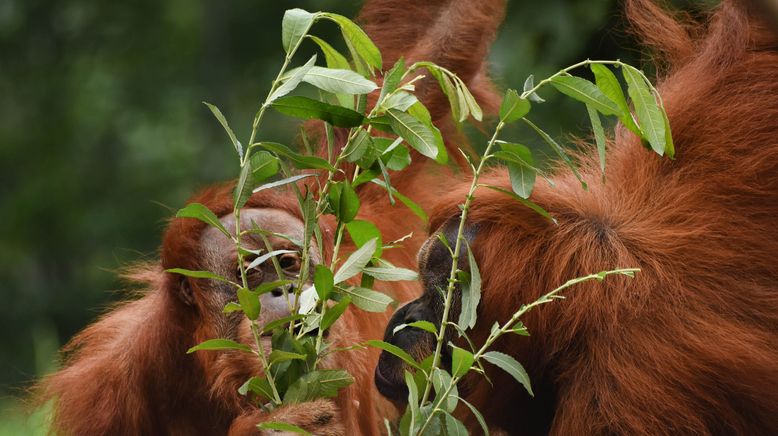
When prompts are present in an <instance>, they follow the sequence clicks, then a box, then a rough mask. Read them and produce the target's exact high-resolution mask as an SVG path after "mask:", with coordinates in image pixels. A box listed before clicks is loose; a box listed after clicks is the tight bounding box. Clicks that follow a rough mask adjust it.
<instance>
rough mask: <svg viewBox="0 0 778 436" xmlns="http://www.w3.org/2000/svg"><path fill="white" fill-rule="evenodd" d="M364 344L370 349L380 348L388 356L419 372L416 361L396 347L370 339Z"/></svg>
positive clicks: (419, 367)
mask: <svg viewBox="0 0 778 436" xmlns="http://www.w3.org/2000/svg"><path fill="white" fill-rule="evenodd" d="M366 344H367V345H370V346H371V347H375V348H380V349H382V350H384V351H386V352H387V353H389V354H392V355H394V356H396V357H399V358H400V360H402V361H403V362H405V363H407V364H408V365H409V366H410V367H412V368H415V369H419V370H420V369H421V366H419V363H418V362H416V359H414V358H413V357H411V355H410V354H408V353H407V352H405V350H403V349H402V348H400V347H398V346H397V345H393V344H390V343H388V342H384V341H379V340H377V339H371V340H369V341H367V342H366Z"/></svg>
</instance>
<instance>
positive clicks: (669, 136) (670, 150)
mask: <svg viewBox="0 0 778 436" xmlns="http://www.w3.org/2000/svg"><path fill="white" fill-rule="evenodd" d="M662 116H663V117H664V119H665V154H666V155H667V157H669V158H670V159H675V144H674V143H673V133H672V131H671V130H670V120H669V119H668V118H667V112H665V111H662Z"/></svg>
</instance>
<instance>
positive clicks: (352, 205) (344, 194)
mask: <svg viewBox="0 0 778 436" xmlns="http://www.w3.org/2000/svg"><path fill="white" fill-rule="evenodd" d="M359 206H360V201H359V196H358V195H357V193H356V191H354V188H353V187H352V186H351V183H349V181H348V179H345V180H344V181H343V189H342V191H341V195H340V213H339V214H338V218H340V220H341V221H342V222H344V223H348V222H351V221H353V220H354V218H356V216H357V213H359Z"/></svg>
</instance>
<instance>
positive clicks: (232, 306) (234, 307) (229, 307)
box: [222, 301, 243, 313]
mask: <svg viewBox="0 0 778 436" xmlns="http://www.w3.org/2000/svg"><path fill="white" fill-rule="evenodd" d="M242 311H243V308H242V307H240V304H238V303H236V302H234V301H230V302H229V303H227V304H225V305H224V309H222V313H232V312H242Z"/></svg>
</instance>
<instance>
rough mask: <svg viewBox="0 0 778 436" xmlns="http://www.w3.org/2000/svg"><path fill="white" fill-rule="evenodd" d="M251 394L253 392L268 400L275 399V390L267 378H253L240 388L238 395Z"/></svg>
mask: <svg viewBox="0 0 778 436" xmlns="http://www.w3.org/2000/svg"><path fill="white" fill-rule="evenodd" d="M249 392H253V393H254V394H256V395H259V396H260V397H263V398H267V399H268V400H270V399H272V398H273V389H272V388H271V387H270V382H269V381H267V378H265V377H251V378H250V379H248V380H246V382H245V383H243V384H242V385H241V386H240V387H239V388H238V393H239V394H241V395H246V394H248V393H249Z"/></svg>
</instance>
